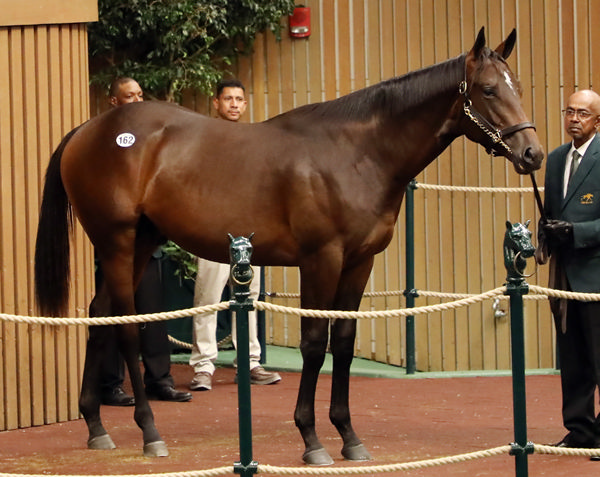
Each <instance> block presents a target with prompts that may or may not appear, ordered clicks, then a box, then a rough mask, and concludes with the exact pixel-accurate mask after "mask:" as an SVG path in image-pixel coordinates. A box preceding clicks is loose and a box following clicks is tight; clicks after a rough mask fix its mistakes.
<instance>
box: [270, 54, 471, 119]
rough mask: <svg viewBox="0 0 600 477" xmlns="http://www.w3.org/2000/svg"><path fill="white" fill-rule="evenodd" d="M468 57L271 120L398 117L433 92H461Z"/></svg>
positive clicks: (307, 106) (442, 63) (398, 77)
mask: <svg viewBox="0 0 600 477" xmlns="http://www.w3.org/2000/svg"><path fill="white" fill-rule="evenodd" d="M465 56H466V55H464V54H463V55H460V56H458V57H456V58H452V59H450V60H446V61H443V62H441V63H437V64H435V65H432V66H429V67H426V68H423V69H420V70H416V71H413V72H410V73H407V74H405V75H402V76H397V77H394V78H391V79H388V80H385V81H382V82H380V83H377V84H374V85H372V86H368V87H366V88H363V89H360V90H358V91H355V92H353V93H350V94H347V95H345V96H342V97H340V98H337V99H334V100H331V101H325V102H322V103H313V104H307V105H305V106H300V107H299V108H296V109H293V110H291V111H288V112H286V113H283V114H281V115H279V116H276V117H274V118H272V119H271V120H274V119H277V118H281V119H287V118H290V119H291V118H292V117H295V118H298V117H302V116H310V117H314V116H318V117H320V118H326V119H331V120H335V119H338V120H356V121H361V120H368V119H369V118H371V117H372V116H373V115H374V114H375V113H378V114H381V113H383V114H386V113H387V114H389V115H392V116H395V115H397V114H401V113H402V112H404V111H408V110H410V109H412V108H414V107H417V106H419V105H422V104H423V101H424V100H425V99H428V98H429V99H431V97H432V95H433V96H437V95H439V94H447V93H448V91H451V90H454V89H456V90H457V91H458V85H459V82H460V81H461V80H462V79H463V76H464V64H465Z"/></svg>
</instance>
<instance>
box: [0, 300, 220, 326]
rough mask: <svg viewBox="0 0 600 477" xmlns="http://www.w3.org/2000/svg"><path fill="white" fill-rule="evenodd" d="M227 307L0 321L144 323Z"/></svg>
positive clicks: (1, 317)
mask: <svg viewBox="0 0 600 477" xmlns="http://www.w3.org/2000/svg"><path fill="white" fill-rule="evenodd" d="M228 308H229V302H226V301H223V302H221V303H217V304H214V305H206V306H197V307H195V308H187V309H185V310H175V311H165V312H162V313H148V314H146V315H132V316H102V317H100V316H99V317H93V318H55V317H47V316H23V315H9V314H7V313H0V321H2V320H4V321H11V322H20V323H28V324H37V325H52V326H62V325H120V324H126V323H146V322H151V321H163V320H175V319H177V318H185V317H186V316H191V315H197V314H201V313H210V312H215V311H221V310H226V309H228Z"/></svg>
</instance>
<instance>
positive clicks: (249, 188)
mask: <svg viewBox="0 0 600 477" xmlns="http://www.w3.org/2000/svg"><path fill="white" fill-rule="evenodd" d="M515 39H516V34H515V32H514V30H513V32H512V33H511V34H510V35H509V36H508V37H507V39H506V40H505V41H504V42H503V43H501V44H500V45H499V46H498V47H497V48H496V50H491V49H489V48H488V47H486V45H485V35H484V31H483V29H482V30H481V31H480V32H479V35H478V36H477V39H476V41H475V43H474V46H473V48H472V49H471V50H470V51H469V52H468V53H466V54H463V55H460V56H458V57H456V58H454V59H451V60H448V61H445V62H443V63H439V64H437V65H434V66H431V67H428V68H425V69H421V70H419V71H415V72H412V73H409V74H407V75H405V76H401V77H397V78H393V79H390V80H387V81H383V82H381V83H379V84H376V85H373V86H370V87H368V88H365V89H362V90H359V91H356V92H354V93H351V94H349V95H347V96H344V97H341V98H339V99H336V100H333V101H327V102H324V103H319V104H311V105H307V106H302V107H300V108H297V109H294V110H292V111H289V112H287V113H284V114H281V115H279V116H277V117H274V118H272V119H270V120H268V121H265V122H262V123H258V124H252V125H250V124H238V123H232V122H229V121H222V120H216V119H210V118H207V117H205V116H201V115H199V114H196V113H194V112H192V111H189V110H186V109H184V108H181V107H178V106H174V105H171V104H166V103H161V102H150V101H149V102H143V103H136V104H130V105H124V106H121V107H119V108H116V109H114V110H111V111H108V112H106V113H104V114H102V115H100V116H97V117H95V118H93V119H91V120H90V121H88V122H87V123H84V124H83V125H81V126H80V127H79V128H77V129H76V130H74V131H71V133H69V134H68V135H67V136H66V137H65V138H64V139H63V141H62V142H61V144H60V145H59V147H58V148H57V150H56V151H55V152H54V154H53V156H52V158H51V160H50V164H49V166H48V171H47V175H46V183H45V187H44V195H43V201H42V208H41V215H40V222H39V228H38V236H37V244H36V260H35V270H36V294H37V299H38V303H39V307H40V311H41V312H42V313H43V314H46V315H52V316H57V315H60V314H61V313H63V312H64V310H65V306H66V303H67V300H68V272H69V220H70V218H71V214H70V212H71V210H72V211H73V212H74V214H75V215H76V217H77V218H78V219H79V221H80V222H81V224H82V226H83V228H84V229H85V231H86V233H87V235H88V236H89V238H90V240H91V241H92V243H93V245H94V247H95V249H96V253H97V256H98V259H99V263H100V266H101V268H102V272H103V274H104V283H103V285H102V287H101V288H100V290H98V292H97V294H96V296H95V298H94V300H93V302H92V305H91V308H90V314H91V315H92V316H100V315H103V314H106V315H134V314H135V313H136V310H135V306H134V291H135V288H136V284H137V283H138V282H139V280H140V277H141V275H142V272H143V270H144V267H145V265H146V263H147V262H148V260H149V258H150V255H151V253H152V252H153V250H154V249H155V248H156V247H157V246H158V245H159V244H161V243H163V242H164V241H165V239H166V238H169V239H171V240H173V241H175V242H176V243H178V244H179V245H180V246H182V247H183V248H185V249H187V250H189V251H190V252H191V253H193V254H196V255H198V256H201V257H204V258H206V259H209V260H214V261H219V262H224V263H228V245H229V241H228V234H229V233H231V234H233V235H234V236H249V235H250V234H251V233H254V234H255V235H254V238H253V246H254V254H253V263H254V264H256V265H278V266H298V267H299V269H300V274H301V296H302V299H301V303H302V307H303V308H316V309H335V310H357V309H358V307H359V303H360V301H361V297H362V293H363V290H364V287H365V285H366V282H367V280H368V278H369V274H370V272H371V268H372V265H373V257H374V255H375V254H377V253H379V252H381V251H383V250H384V249H385V248H386V246H387V245H388V243H389V242H390V240H391V238H392V234H393V231H394V227H395V223H396V220H397V217H398V213H399V211H400V205H401V203H402V199H403V196H404V192H405V189H406V186H407V184H408V182H409V181H410V180H411V179H412V178H413V177H415V176H416V175H417V174H418V173H419V172H421V171H422V170H423V169H424V168H425V167H426V166H427V165H428V164H429V163H430V162H432V161H433V160H434V159H435V158H436V157H437V156H438V155H439V154H440V153H441V152H442V151H443V150H444V149H446V147H448V145H449V144H450V143H451V142H452V141H453V140H454V139H455V138H457V137H459V136H461V135H466V136H467V137H468V138H469V139H470V140H472V141H475V142H477V143H479V144H481V145H483V146H484V147H486V148H487V149H489V150H491V151H493V152H495V154H497V155H502V156H505V157H507V158H508V159H509V160H510V161H511V162H512V164H513V166H514V168H515V169H516V171H517V172H518V173H520V174H528V173H530V172H532V171H534V170H536V169H538V168H539V167H540V166H541V163H542V160H543V155H544V154H543V151H542V147H541V145H540V142H539V140H538V137H537V135H536V133H535V130H534V127H533V125H532V124H531V123H530V122H529V121H528V119H527V117H526V115H525V113H524V112H523V109H522V107H521V100H520V95H521V91H520V85H519V82H518V80H517V79H516V78H515V76H514V75H513V73H512V72H511V70H510V68H509V67H508V65H507V63H506V61H505V59H506V58H507V57H508V55H509V54H510V52H511V51H512V49H513V46H514V43H515ZM301 327H302V338H301V344H300V348H301V352H302V356H303V361H304V364H303V369H302V377H301V382H300V389H299V392H298V401H297V404H296V410H295V414H294V418H295V422H296V425H297V426H298V428H299V430H300V433H301V435H302V438H303V439H304V443H305V446H306V449H305V452H304V455H303V459H304V461H305V462H306V463H308V464H314V465H323V464H330V463H332V462H333V461H332V459H331V457H330V456H329V454H328V453H327V452H326V451H325V449H324V448H323V446H322V444H321V443H320V442H319V439H318V437H317V434H316V431H315V410H314V397H315V389H316V385H317V379H318V375H319V371H320V369H321V366H322V364H323V360H324V357H325V352H326V348H327V344H328V340H329V339H330V347H331V351H332V354H333V383H332V391H331V407H330V419H331V422H332V423H333V424H334V425H335V427H336V428H337V430H338V431H339V433H340V435H341V437H342V440H343V448H342V454H343V456H344V457H345V458H346V459H350V460H366V459H369V458H370V456H369V453H368V452H367V450H366V449H365V447H364V446H363V445H362V443H361V441H360V439H359V438H358V436H357V435H356V434H355V432H354V430H353V429H352V425H351V420H350V411H349V406H348V385H349V375H350V363H351V361H352V357H353V351H354V340H355V333H356V322H355V321H354V320H345V319H344V320H332V321H331V322H330V321H328V320H323V319H311V318H303V319H302V325H301ZM99 328H102V329H107V328H110V327H107V326H102V327H99ZM118 330H119V331H118V336H119V345H120V350H121V352H122V353H123V355H124V356H125V359H126V362H127V365H128V368H129V373H130V376H131V380H132V386H133V391H134V395H135V399H136V404H135V406H136V407H135V413H134V418H135V421H136V422H137V424H138V425H139V426H140V428H141V429H142V431H143V439H144V452H145V455H149V456H157V455H166V454H167V449H166V446H165V443H164V442H163V441H162V439H161V438H160V435H159V433H158V431H157V429H156V427H155V425H154V420H153V416H152V411H151V409H150V406H149V405H148V401H147V399H146V397H145V395H144V387H143V383H142V379H141V376H140V371H139V364H138V350H139V344H138V336H137V333H138V331H137V326H136V325H124V326H120V327H118ZM107 333H108V331H107ZM94 336H95V338H94V339H93V340H92V339H91V340H89V341H88V347H87V355H86V364H85V369H84V376H83V383H82V390H81V397H80V409H81V412H82V414H83V416H84V417H85V419H86V423H87V425H88V428H89V441H88V446H89V447H90V448H111V447H113V446H114V444H113V443H112V440H111V439H110V437H109V436H108V434H107V432H106V430H105V429H104V427H103V426H102V422H101V419H100V412H99V405H100V401H99V394H98V392H97V383H98V374H99V361H100V359H101V356H102V338H101V337H98V336H97V334H96V333H94ZM329 337H330V338H329Z"/></svg>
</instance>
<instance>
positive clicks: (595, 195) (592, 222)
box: [544, 135, 600, 293]
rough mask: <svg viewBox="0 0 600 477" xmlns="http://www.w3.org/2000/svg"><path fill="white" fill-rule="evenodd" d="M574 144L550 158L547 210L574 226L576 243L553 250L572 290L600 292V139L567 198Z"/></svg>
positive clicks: (593, 144) (550, 215)
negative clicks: (565, 179)
mask: <svg viewBox="0 0 600 477" xmlns="http://www.w3.org/2000/svg"><path fill="white" fill-rule="evenodd" d="M570 148H571V143H567V144H563V145H562V146H559V147H558V148H556V149H555V150H554V151H552V152H551V153H550V154H549V155H548V160H547V163H546V179H545V192H544V197H545V198H544V208H545V212H546V216H547V218H548V219H558V220H565V221H567V222H571V223H572V224H573V238H574V240H573V243H572V244H569V245H565V246H562V247H561V248H560V250H551V251H550V252H551V254H552V255H555V258H559V261H560V263H559V264H557V265H559V266H560V267H561V268H562V269H563V270H564V272H565V273H566V277H567V279H568V280H569V284H570V285H571V289H572V290H573V291H577V292H584V293H599V292H600V137H599V136H598V135H596V136H595V137H594V139H593V140H592V142H591V143H590V145H589V147H588V149H587V150H586V152H585V155H584V156H583V158H582V159H581V162H580V164H579V168H578V169H577V171H576V172H575V174H574V176H573V177H572V178H571V180H570V182H569V187H568V189H567V194H566V196H565V197H564V198H563V177H564V172H565V165H566V161H567V154H568V153H569V150H570Z"/></svg>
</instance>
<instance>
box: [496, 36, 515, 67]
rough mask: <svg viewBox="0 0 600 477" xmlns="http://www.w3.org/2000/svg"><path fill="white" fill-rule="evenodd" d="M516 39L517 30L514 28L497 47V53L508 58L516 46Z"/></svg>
mask: <svg viewBox="0 0 600 477" xmlns="http://www.w3.org/2000/svg"><path fill="white" fill-rule="evenodd" d="M516 41H517V30H515V29H514V28H513V30H512V31H511V32H510V34H509V35H508V36H507V37H506V40H504V41H503V42H502V43H500V44H499V45H498V48H496V53H498V54H499V55H500V56H501V57H502V58H504V59H506V58H508V57H509V56H510V54H511V53H512V51H513V48H514V47H515V43H516Z"/></svg>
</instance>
